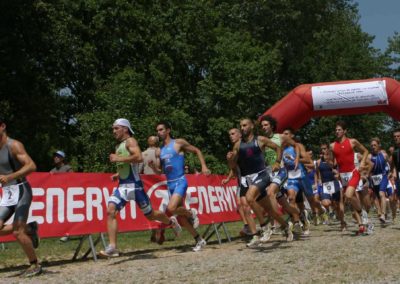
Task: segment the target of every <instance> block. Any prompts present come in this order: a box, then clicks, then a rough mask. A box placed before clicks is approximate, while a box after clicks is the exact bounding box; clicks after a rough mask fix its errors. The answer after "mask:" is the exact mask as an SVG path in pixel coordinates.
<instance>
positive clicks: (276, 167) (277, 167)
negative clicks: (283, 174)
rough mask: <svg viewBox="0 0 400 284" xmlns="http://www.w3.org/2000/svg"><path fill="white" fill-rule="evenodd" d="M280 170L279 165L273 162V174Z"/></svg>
mask: <svg viewBox="0 0 400 284" xmlns="http://www.w3.org/2000/svg"><path fill="white" fill-rule="evenodd" d="M280 168H281V167H280V164H279V163H278V162H275V163H274V165H273V166H272V171H273V172H276V171H279V169H280Z"/></svg>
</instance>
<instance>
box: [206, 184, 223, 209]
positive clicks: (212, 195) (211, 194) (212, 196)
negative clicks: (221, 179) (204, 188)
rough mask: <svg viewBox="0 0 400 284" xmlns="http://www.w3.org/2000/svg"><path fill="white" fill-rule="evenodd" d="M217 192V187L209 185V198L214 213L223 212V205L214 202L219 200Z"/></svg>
mask: <svg viewBox="0 0 400 284" xmlns="http://www.w3.org/2000/svg"><path fill="white" fill-rule="evenodd" d="M214 192H215V188H214V187H213V186H211V185H209V186H208V198H209V199H210V207H211V212H212V213H218V212H221V207H219V206H216V205H215V204H214V203H215V202H217V201H218V198H217V196H215V195H214V194H213V193H214Z"/></svg>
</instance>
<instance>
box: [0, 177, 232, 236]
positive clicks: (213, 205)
mask: <svg viewBox="0 0 400 284" xmlns="http://www.w3.org/2000/svg"><path fill="white" fill-rule="evenodd" d="M110 177H111V174H98V173H57V174H51V173H33V174H31V175H29V177H28V180H29V183H30V184H31V186H32V191H33V200H32V205H31V207H30V212H29V219H28V222H31V221H37V222H38V223H39V234H40V236H41V237H42V238H46V237H61V236H65V235H66V234H68V235H70V236H73V235H85V234H93V233H100V232H106V223H107V202H108V199H109V197H110V196H111V194H112V191H113V189H114V188H115V187H117V186H118V183H116V182H113V181H111V178H110ZM223 178H224V176H218V175H210V176H205V175H187V180H188V185H189V186H188V189H187V192H186V198H185V206H186V207H187V208H189V207H190V208H195V209H196V210H197V212H198V216H199V219H200V224H203V225H204V224H211V223H220V222H230V221H237V220H240V216H239V215H238V213H237V211H236V208H237V205H236V192H237V183H236V182H235V181H231V182H230V183H228V184H227V185H224V186H223V185H222V183H221V181H222V179H223ZM142 181H143V183H144V187H145V191H146V192H147V194H148V196H149V197H150V200H151V203H152V207H153V209H155V210H161V211H165V209H166V207H167V204H168V200H169V193H168V190H167V185H166V180H165V176H164V175H142ZM0 193H1V194H2V190H0ZM11 221H12V220H10V221H9V222H8V223H10V222H11ZM159 226H160V223H158V222H149V221H147V219H146V218H145V217H144V215H143V213H142V212H141V211H140V209H139V207H138V206H137V205H136V203H135V201H130V202H128V203H127V206H126V207H125V208H124V209H123V210H121V212H120V214H119V216H118V229H119V231H120V232H128V231H142V230H149V229H153V228H158V227H159ZM10 240H14V238H13V237H12V236H6V237H0V242H4V241H10Z"/></svg>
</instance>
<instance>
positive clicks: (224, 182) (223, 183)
mask: <svg viewBox="0 0 400 284" xmlns="http://www.w3.org/2000/svg"><path fill="white" fill-rule="evenodd" d="M228 182H229V178H224V179H223V180H222V181H221V184H222V185H225V184H227V183H228Z"/></svg>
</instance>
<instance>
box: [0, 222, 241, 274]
mask: <svg viewBox="0 0 400 284" xmlns="http://www.w3.org/2000/svg"><path fill="white" fill-rule="evenodd" d="M242 226H243V224H242V223H241V222H232V223H226V227H227V229H228V232H229V233H230V236H231V237H236V236H238V232H239V231H240V229H241V228H242ZM206 229H207V226H200V228H199V233H200V234H203V233H204V232H205V230H206ZM219 232H220V235H221V238H222V239H224V238H225V234H224V232H223V230H222V228H220V229H219ZM150 235H151V232H150V231H142V232H133V233H121V234H119V235H118V247H119V250H120V251H121V252H122V253H130V252H133V251H136V250H162V249H168V248H174V247H185V246H193V245H194V240H193V238H192V236H191V235H190V234H189V233H188V232H187V231H186V230H184V231H183V232H182V234H181V236H180V237H179V238H176V239H175V236H174V234H173V232H172V229H167V230H166V233H165V238H166V240H165V242H164V244H163V245H158V244H156V243H152V242H150ZM97 236H98V235H93V237H94V238H97ZM216 240H217V239H216V236H215V235H214V236H213V237H212V238H211V239H210V241H216ZM106 241H108V239H107V238H106ZM78 244H79V238H78V237H72V238H71V239H70V240H69V241H67V242H61V241H60V240H59V238H49V239H42V240H41V242H40V246H39V248H38V250H37V251H36V252H37V254H38V258H39V261H40V262H42V263H43V264H55V265H57V263H60V264H62V263H66V262H69V261H70V260H71V259H72V257H73V255H74V253H75V249H76V247H77V246H78ZM88 249H89V242H88V241H87V240H86V241H85V242H84V244H83V246H82V249H81V252H80V254H79V255H78V259H79V258H80V257H82V256H83V254H84V253H85V252H86V251H87V250H88ZM101 249H103V246H102V244H101V242H99V243H98V244H97V246H96V251H97V252H99V251H100V250H101ZM90 257H91V255H89V258H90ZM27 263H28V260H27V258H26V256H25V254H24V253H23V251H22V248H21V247H20V245H19V244H18V243H16V242H12V243H5V250H2V249H1V246H0V272H1V271H2V270H3V269H9V268H12V267H16V266H20V265H25V264H27Z"/></svg>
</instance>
